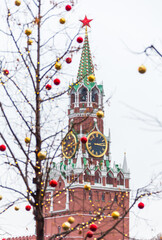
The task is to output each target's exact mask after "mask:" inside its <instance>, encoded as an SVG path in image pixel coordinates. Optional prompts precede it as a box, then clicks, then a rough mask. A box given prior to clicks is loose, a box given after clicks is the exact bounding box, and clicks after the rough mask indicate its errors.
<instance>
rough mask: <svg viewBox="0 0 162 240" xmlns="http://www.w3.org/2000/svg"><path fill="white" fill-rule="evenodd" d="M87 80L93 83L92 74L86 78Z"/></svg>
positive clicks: (93, 77)
mask: <svg viewBox="0 0 162 240" xmlns="http://www.w3.org/2000/svg"><path fill="white" fill-rule="evenodd" d="M88 80H89V81H90V82H94V80H95V76H94V75H93V74H91V75H89V76H88Z"/></svg>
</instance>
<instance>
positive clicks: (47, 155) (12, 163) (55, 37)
mask: <svg viewBox="0 0 162 240" xmlns="http://www.w3.org/2000/svg"><path fill="white" fill-rule="evenodd" d="M74 6H75V3H74V2H73V1H71V3H70V2H69V4H68V3H67V2H66V1H57V2H55V1H41V0H39V1H35V0H32V1H26V0H25V1H19V0H16V1H3V3H2V9H3V13H4V14H3V16H2V17H1V19H2V20H1V21H2V25H1V30H0V33H1V38H2V39H3V40H4V44H3V48H1V49H0V51H1V61H0V63H1V66H0V68H1V69H0V70H1V89H0V94H1V96H3V98H1V102H0V108H1V115H0V118H1V120H0V121H1V130H0V139H1V146H0V151H1V158H2V159H3V163H4V164H5V166H4V171H6V169H7V171H10V170H11V175H10V179H8V180H7V182H6V179H5V178H4V182H3V179H2V181H1V184H0V185H1V188H5V189H8V190H9V191H11V192H12V195H13V199H11V201H10V202H8V203H6V208H5V210H7V209H8V208H10V207H12V206H13V205H16V204H18V202H20V201H21V200H22V199H27V201H28V203H27V204H26V207H25V209H26V211H30V210H32V211H33V215H34V218H35V221H36V235H37V239H40V240H41V239H44V216H43V205H44V195H45V192H46V188H47V186H48V185H49V172H50V168H51V166H53V165H52V164H53V160H54V159H55V161H56V162H57V158H58V156H59V155H60V151H59V148H60V141H59V140H60V134H61V132H63V127H64V126H65V125H64V123H63V120H62V119H63V118H64V110H63V109H62V108H61V104H62V103H61V102H59V105H58V99H59V98H60V96H62V95H64V93H66V92H67V91H68V89H69V86H68V85H69V80H70V79H68V65H67V64H70V63H71V61H72V55H73V53H74V52H77V51H78V50H79V48H80V46H79V44H80V43H81V41H80V39H81V37H80V36H79V35H78V34H79V28H80V27H79V26H78V28H77V30H74V26H72V31H71V29H70V27H69V26H70V23H69V24H68V23H66V17H67V18H69V15H71V16H72V11H71V10H72V8H73V7H74ZM63 16H64V17H63ZM77 37H79V38H80V39H79V40H77ZM6 43H7V44H6ZM62 69H63V70H62ZM59 71H60V72H61V73H59ZM66 71H67V74H66ZM64 73H65V75H64ZM62 82H64V83H62ZM60 86H61V87H60ZM65 128H67V127H66V126H65ZM13 179H14V180H15V181H16V182H17V183H16V186H15V184H11V183H10V182H11V181H12V182H13ZM50 184H51V185H52V186H54V185H55V184H56V182H50ZM16 193H17V194H19V195H20V196H19V197H17V196H16V195H17V194H16ZM14 194H15V195H14ZM15 197H16V199H15ZM15 210H19V208H18V207H17V206H16V207H15ZM2 212H3V210H2Z"/></svg>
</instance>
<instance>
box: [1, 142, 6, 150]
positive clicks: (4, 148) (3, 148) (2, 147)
mask: <svg viewBox="0 0 162 240" xmlns="http://www.w3.org/2000/svg"><path fill="white" fill-rule="evenodd" d="M5 150H6V146H5V145H3V144H2V145H0V151H2V152H4V151H5Z"/></svg>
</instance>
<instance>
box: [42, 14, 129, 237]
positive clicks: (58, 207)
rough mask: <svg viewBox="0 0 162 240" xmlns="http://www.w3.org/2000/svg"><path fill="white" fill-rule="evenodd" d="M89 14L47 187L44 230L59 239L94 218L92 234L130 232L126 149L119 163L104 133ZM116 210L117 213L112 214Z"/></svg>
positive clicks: (84, 228)
mask: <svg viewBox="0 0 162 240" xmlns="http://www.w3.org/2000/svg"><path fill="white" fill-rule="evenodd" d="M91 20H92V19H91ZM91 20H89V19H87V17H85V19H84V20H82V21H81V22H82V23H83V27H85V38H84V43H83V49H82V54H81V59H80V64H79V70H78V74H77V78H76V82H75V83H73V84H72V85H71V86H70V88H69V92H68V96H69V103H70V104H69V109H68V118H69V129H68V131H67V133H66V134H65V136H63V138H62V140H61V148H62V158H61V159H60V162H59V163H58V164H56V163H54V165H53V169H52V171H51V173H50V179H56V180H57V182H58V185H57V187H56V188H53V187H48V193H47V195H46V205H45V215H46V219H45V234H46V237H48V236H51V235H55V237H56V238H57V239H76V240H79V239H85V237H86V236H87V232H88V231H89V226H90V225H91V224H92V223H93V224H95V225H96V226H97V230H96V231H95V232H94V233H93V236H92V239H104V240H109V239H113V240H119V239H120V240H122V239H128V237H129V214H127V215H126V216H125V213H126V211H127V210H128V208H129V192H130V190H129V178H130V176H129V175H130V174H129V170H128V168H127V161H126V154H124V159H123V165H122V166H121V165H120V164H116V163H112V162H111V159H110V142H111V139H110V134H109V136H105V133H104V104H103V97H104V89H103V85H102V84H98V83H97V79H96V78H95V72H94V66H93V62H92V58H91V52H90V46H89V40H88V33H87V26H89V23H90V21H91ZM114 211H115V212H118V213H119V214H120V217H118V219H116V220H114V218H113V217H112V212H114ZM122 216H124V217H122ZM69 217H72V218H73V219H75V221H74V223H71V225H70V228H68V227H67V229H68V231H70V233H69V234H66V233H65V228H64V226H65V225H66V224H64V223H66V222H67V219H68V218H69ZM115 224H116V225H115ZM114 225H115V227H114V228H113V226H114ZM61 237H62V238H61ZM87 238H88V237H87Z"/></svg>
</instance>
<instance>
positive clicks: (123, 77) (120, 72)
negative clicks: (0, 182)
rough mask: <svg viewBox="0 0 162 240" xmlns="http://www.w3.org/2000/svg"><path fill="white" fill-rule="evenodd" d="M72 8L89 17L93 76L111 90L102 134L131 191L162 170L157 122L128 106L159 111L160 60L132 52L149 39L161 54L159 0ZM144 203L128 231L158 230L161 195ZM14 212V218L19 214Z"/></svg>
mask: <svg viewBox="0 0 162 240" xmlns="http://www.w3.org/2000/svg"><path fill="white" fill-rule="evenodd" d="M67 2H69V1H67ZM73 11H74V12H73V14H71V16H72V18H74V21H78V20H79V19H83V18H84V16H85V14H86V15H87V17H88V18H90V19H91V18H93V21H92V22H91V23H90V25H91V29H90V30H89V41H90V48H91V53H92V55H93V56H95V58H93V60H94V63H95V64H97V68H98V70H97V71H95V74H96V79H97V82H98V83H100V82H101V81H103V84H104V90H105V95H106V96H105V100H106V97H107V98H108V97H109V96H110V95H112V98H111V104H110V106H109V107H108V106H107V105H106V106H105V115H106V116H105V118H104V121H105V125H106V126H105V135H107V133H108V129H109V128H110V130H111V140H112V145H111V153H112V161H115V162H116V163H121V164H122V161H123V157H124V152H126V153H127V161H128V167H129V169H130V172H131V185H130V187H131V188H132V190H133V191H134V190H135V189H137V188H138V187H143V186H145V185H146V184H147V183H148V182H149V181H150V180H151V178H153V176H154V175H155V174H157V173H159V172H160V171H161V169H162V157H161V156H162V127H161V128H160V127H159V128H156V131H155V130H154V129H155V128H154V127H151V126H149V125H147V124H146V121H145V119H146V118H147V117H146V116H144V115H143V116H142V118H143V120H144V121H143V122H142V121H140V120H139V119H138V118H139V117H141V115H140V114H139V113H138V112H135V111H133V110H132V109H134V108H135V109H137V110H139V111H142V112H145V113H147V114H150V115H151V116H155V117H159V118H160V117H161V116H162V114H161V112H162V59H161V58H159V57H151V58H148V57H146V56H145V55H144V54H143V55H138V54H135V53H133V52H141V51H143V50H144V49H145V48H146V47H147V46H150V45H151V44H153V45H154V46H155V47H157V48H158V50H159V51H160V52H161V53H162V0H101V1H99V0H78V5H77V6H76V7H75V10H73ZM70 20H71V21H72V20H73V19H70ZM70 20H69V21H70ZM79 60H80V54H78V60H77V61H78V63H79ZM141 64H144V65H145V66H146V68H147V72H146V74H144V75H141V74H139V73H138V71H137V69H138V67H139V66H140V65H141ZM77 68H78V65H77ZM76 73H77V69H76ZM126 105H129V106H130V107H127V106H126ZM161 119H162V118H161ZM161 181H162V180H161ZM144 203H145V204H146V206H145V208H144V209H143V210H139V209H138V208H137V206H136V207H135V208H134V210H133V212H134V213H133V214H132V215H131V216H132V217H133V219H135V221H134V222H132V224H131V229H130V235H131V236H132V237H134V236H136V237H138V238H141V239H144V238H147V239H148V238H150V237H152V236H154V235H156V234H158V233H160V231H161V232H162V221H161V214H162V207H161V206H162V199H161V200H158V201H152V200H151V199H150V200H148V199H147V200H146V199H145V200H144ZM17 214H18V216H19V217H20V215H19V214H21V213H17ZM25 216H27V213H24V218H25ZM135 216H138V217H137V218H136V217H135ZM29 223H30V220H29ZM138 223H139V224H138ZM5 224H6V225H7V222H6V223H5ZM13 226H17V229H16V230H17V233H19V232H18V227H20V232H21V230H22V232H23V233H24V235H26V234H28V230H27V229H25V228H23V224H22V223H19V224H18V225H17V224H16V223H15V222H14V223H13ZM26 226H27V227H28V228H30V226H31V224H29V226H28V224H26Z"/></svg>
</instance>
